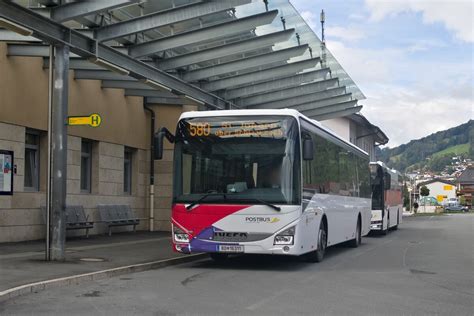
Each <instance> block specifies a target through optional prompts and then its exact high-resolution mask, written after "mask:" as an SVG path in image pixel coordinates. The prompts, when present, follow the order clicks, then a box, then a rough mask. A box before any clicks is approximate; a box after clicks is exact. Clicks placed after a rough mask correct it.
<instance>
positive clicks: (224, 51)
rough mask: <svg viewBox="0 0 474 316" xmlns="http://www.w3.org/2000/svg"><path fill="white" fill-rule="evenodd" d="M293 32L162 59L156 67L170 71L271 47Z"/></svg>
mask: <svg viewBox="0 0 474 316" xmlns="http://www.w3.org/2000/svg"><path fill="white" fill-rule="evenodd" d="M294 32H295V30H294V29H289V30H285V31H280V32H275V33H270V34H267V35H262V36H257V37H253V38H250V39H246V40H242V41H238V42H233V43H230V44H225V45H221V46H217V47H212V48H208V49H203V50H200V51H197V52H193V53H189V54H184V55H180V56H176V57H171V58H167V59H164V60H162V61H161V62H159V63H158V66H159V67H160V69H163V70H170V69H175V68H180V67H185V66H189V65H192V64H196V63H200V62H204V61H209V60H213V59H218V58H222V57H226V56H231V55H234V54H241V53H245V52H248V51H252V50H256V49H259V48H262V47H267V46H273V45H274V44H275V43H278V42H284V41H286V40H288V39H289V38H290V37H291V35H293V33H294Z"/></svg>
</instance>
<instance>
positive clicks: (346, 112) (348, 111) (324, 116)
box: [311, 105, 362, 121]
mask: <svg viewBox="0 0 474 316" xmlns="http://www.w3.org/2000/svg"><path fill="white" fill-rule="evenodd" d="M360 110H362V105H359V106H355V107H350V108H347V109H344V110H340V111H334V112H330V113H326V114H320V115H315V116H312V117H311V118H312V119H315V120H317V121H324V120H329V119H332V118H336V117H344V116H348V115H351V114H355V113H358V112H360Z"/></svg>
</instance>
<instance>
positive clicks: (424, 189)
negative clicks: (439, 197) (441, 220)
mask: <svg viewBox="0 0 474 316" xmlns="http://www.w3.org/2000/svg"><path fill="white" fill-rule="evenodd" d="M420 195H421V196H428V195H430V189H428V188H427V187H426V185H424V186H422V187H421V188H420Z"/></svg>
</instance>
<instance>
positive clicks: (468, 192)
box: [456, 165, 474, 208]
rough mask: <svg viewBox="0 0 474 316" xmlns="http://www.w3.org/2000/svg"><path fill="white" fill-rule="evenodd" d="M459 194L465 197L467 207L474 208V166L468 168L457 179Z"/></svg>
mask: <svg viewBox="0 0 474 316" xmlns="http://www.w3.org/2000/svg"><path fill="white" fill-rule="evenodd" d="M456 184H457V186H458V192H459V195H460V196H463V197H464V199H465V201H466V205H467V206H469V207H471V208H472V196H473V194H474V166H472V165H471V166H469V167H467V168H466V169H465V170H464V171H463V172H462V173H461V175H460V176H459V177H458V178H457V179H456Z"/></svg>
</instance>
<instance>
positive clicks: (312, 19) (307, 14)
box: [301, 10, 319, 31]
mask: <svg viewBox="0 0 474 316" xmlns="http://www.w3.org/2000/svg"><path fill="white" fill-rule="evenodd" d="M301 17H302V18H303V19H304V20H305V21H306V23H307V24H308V26H309V27H310V28H312V29H313V31H315V30H316V28H317V27H318V26H319V16H317V15H316V14H314V13H313V12H311V11H307V10H306V11H303V12H301Z"/></svg>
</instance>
